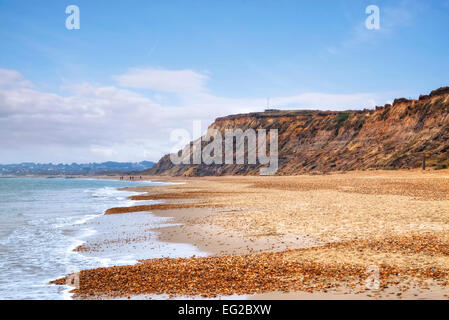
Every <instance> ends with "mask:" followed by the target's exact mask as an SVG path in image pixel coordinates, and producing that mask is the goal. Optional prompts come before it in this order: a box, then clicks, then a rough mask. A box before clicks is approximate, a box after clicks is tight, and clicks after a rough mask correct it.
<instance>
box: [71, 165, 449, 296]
mask: <svg viewBox="0 0 449 320" xmlns="http://www.w3.org/2000/svg"><path fill="white" fill-rule="evenodd" d="M145 179H150V180H152V181H161V182H162V181H163V182H187V183H186V184H177V185H170V186H155V187H136V188H127V189H129V190H133V191H138V192H146V194H144V195H138V196H136V197H134V200H150V199H151V200H162V199H161V198H165V199H163V200H162V201H164V202H163V203H162V205H150V206H148V207H146V208H145V210H149V211H150V212H151V213H152V214H153V215H155V216H158V217H169V218H170V224H171V223H174V224H176V225H175V226H169V227H162V228H157V229H155V231H157V232H158V234H159V236H158V239H159V240H160V241H163V242H171V243H188V244H192V245H194V246H196V247H197V248H198V249H199V250H201V251H205V252H207V253H208V254H209V257H208V258H209V259H212V260H207V261H208V263H209V264H210V265H211V266H214V265H217V263H218V264H219V263H220V261H222V260H221V259H228V260H229V259H231V260H233V259H237V260H238V257H242V256H244V255H249V256H250V257H248V256H246V260H248V259H249V260H250V261H251V259H253V263H257V261H260V260H261V259H262V260H267V259H268V260H269V259H274V260H273V261H276V262H274V265H276V266H277V267H279V266H280V267H284V266H282V265H279V263H280V262H279V261H278V260H277V259H278V258H279V257H282V259H281V261H282V263H284V261H288V262H289V263H294V264H295V269H294V271H292V272H294V274H296V275H298V276H304V275H307V272H305V271H304V270H302V269H301V268H299V269H301V270H302V271H301V270H299V271H298V267H300V265H301V264H302V266H303V262H304V261H307V262H308V263H312V264H314V266H315V267H316V268H317V269H318V270H320V272H318V273H317V274H314V273H313V272H310V270H309V269H308V270H309V272H308V273H309V275H310V276H311V279H313V281H312V282H304V281H303V282H301V283H298V282H297V281H292V280H289V281H287V282H286V283H284V282H282V281H279V279H280V278H283V277H284V278H285V275H284V274H282V273H279V274H278V275H277V279H278V280H277V282H276V281H274V283H270V286H268V287H264V286H263V284H261V283H259V282H257V281H256V280H254V283H252V284H251V285H249V287H245V289H244V290H243V289H242V290H240V291H239V290H237V289H235V288H234V291H232V290H230V291H229V290H228V289H229V287H228V286H229V285H231V283H228V282H226V281H225V282H224V283H221V285H222V287H223V286H224V288H227V289H226V290H224V289H223V290H222V292H220V290H215V291H216V292H210V291H208V290H206V289H205V288H202V289H203V292H201V290H199V288H197V289H196V291H195V290H193V289H192V288H191V289H190V291H189V290H187V291H185V292H184V291H183V290H180V289H179V288H178V289H179V290H178V291H177V290H174V291H173V292H168V294H172V295H174V296H177V295H181V296H182V295H183V294H188V295H189V294H193V293H194V294H193V296H198V295H200V296H201V295H205V296H209V297H214V296H219V295H221V294H223V293H225V294H244V295H250V298H264V297H265V298H269V299H272V298H273V299H276V298H281V299H284V298H285V299H288V298H293V299H308V298H310V299H323V298H324V299H328V298H329V299H332V298H334V297H337V298H342V299H346V298H348V299H353V298H356V299H359V298H360V299H371V298H377V299H379V298H380V299H382V298H389V299H391V298H392V296H394V297H396V298H398V299H399V298H402V299H407V298H447V296H446V295H447V294H448V293H449V291H448V289H447V284H446V283H444V281H440V280H442V279H440V278H441V277H442V275H443V274H446V272H447V269H448V267H449V260H448V257H447V252H446V251H445V249H444V247H443V245H444V244H445V243H447V239H446V231H447V230H448V229H449V228H448V223H449V212H448V209H447V208H449V206H448V205H447V204H448V203H449V202H447V201H448V199H447V196H448V195H447V193H445V191H446V190H448V189H447V188H448V186H449V182H448V181H449V173H448V172H438V173H433V172H430V173H427V172H426V173H422V172H418V171H415V172H409V171H395V172H389V171H374V172H350V173H345V174H334V175H326V176H296V177H270V178H269V179H266V177H208V178H184V177H183V178H169V177H148V176H147V177H145ZM270 197H271V198H272V199H271V201H270ZM131 198H133V197H131ZM281 200H282V201H281ZM332 200H333V201H332ZM335 200H339V201H338V203H336V201H335ZM281 204H282V205H281ZM364 208H365V209H364ZM134 209H136V208H134ZM422 209H424V210H422ZM273 210H277V211H278V212H277V214H273V212H272V211H273ZM357 210H363V212H362V214H360V213H358V212H357ZM420 210H422V212H421V211H420ZM132 211H133V209H132V208H131V209H129V208H128V209H126V210H125V212H132ZM137 211H138V210H137ZM298 211H299V213H298ZM335 211H336V212H337V213H335ZM348 211H349V212H348ZM332 212H334V213H332ZM345 212H346V213H345ZM393 212H394V213H395V215H393V214H390V213H393ZM306 213H307V214H306ZM323 213H324V214H326V215H327V219H323ZM125 214H126V213H125ZM342 214H344V216H342ZM367 214H368V216H366V215H367ZM315 215H317V216H315ZM407 216H408V218H407ZM437 217H438V219H436V218H437ZM274 218H276V219H274ZM304 218H307V219H304ZM446 218H447V220H446ZM298 219H299V220H298ZM276 220H278V221H276ZM304 220H308V221H304ZM323 220H325V221H323ZM379 220H381V221H379ZM382 220H383V221H382ZM438 220H440V221H438ZM342 222H345V223H342ZM364 224H365V226H364ZM323 230H324V232H323ZM304 231H305V232H304ZM432 233H433V234H435V236H434V237H431V236H430V234H432ZM416 243H418V245H416ZM420 245H421V247H420ZM376 246H377V247H379V248H380V249H377V251H376V250H374V251H373V247H376ZM431 246H434V247H436V248H437V249H435V250H433V251H432V250H430V251H429V250H427V251H428V252H427V251H426V250H424V252H423V248H429V247H431ZM378 251H379V252H378ZM286 257H287V258H286ZM198 259H204V258H197V257H195V258H190V260H189V259H187V260H182V262H183V263H184V264H187V265H190V264H191V265H195V264H196V263H197V262H198ZM298 260H299V261H298ZM150 261H151V262H148V264H147V262H145V261H144V262H141V263H140V264H138V265H140V267H139V268H141V267H143V269H145V268H147V271H148V270H150V269H151V268H152V266H155V265H157V264H158V263H160V261H153V260H150ZM202 261H203V260H202ZM203 262H204V261H203ZM164 263H165V264H166V265H165V268H168V269H170V270H172V272H173V273H175V274H176V272H179V269H178V268H179V261H178V260H176V259H172V260H171V262H164ZM173 263H174V264H173ZM282 263H281V264H282ZM151 264H152V266H150V265H151ZM372 264H377V265H378V266H379V268H380V270H381V272H380V273H381V283H385V287H381V288H380V290H374V291H375V292H373V291H372V290H371V291H368V292H366V290H364V289H363V288H362V287H360V283H363V282H364V281H365V279H366V278H367V277H368V276H369V274H366V267H367V266H369V265H372ZM233 266H234V268H236V269H238V268H242V267H244V265H240V264H239V263H238V262H236V264H234V265H233ZM340 267H341V268H342V269H340ZM129 268H131V269H129ZM323 268H325V270H328V269H330V270H336V272H337V273H336V274H339V273H341V272H343V271H344V270H346V269H345V268H349V269H350V270H352V271H351V272H349V273H347V274H346V276H347V277H348V278H347V279H346V278H345V279H340V281H339V282H340V283H330V282H329V279H332V278H336V277H335V275H336V274H327V275H325V276H324V277H323V276H322V270H323ZM429 268H433V269H434V270H433V271H432V272H433V273H428V271H429V270H428V269H429ZM126 269H128V271H130V270H133V269H132V267H120V269H117V270H116V269H114V270H115V271H118V272H119V274H120V272H122V271H123V272H125V270H126ZM119 270H120V271H119ZM245 270H246V269H244V270H243V271H242V272H241V273H242V274H246V276H247V277H248V276H251V274H253V273H251V272H253V271H254V270H253V271H251V270H250V271H248V270H246V271H245ZM97 271H98V270H97ZM128 271H126V272H125V274H126V276H125V277H126V278H128V279H131V280H132V278H133V277H134V276H133V273H132V272H131V273H130V272H128ZM421 271H422V272H421ZM87 272H92V274H91V276H92V275H95V274H96V273H95V272H96V271H95V270H90V271H87ZM99 272H100V273H101V272H103V273H105V272H108V271H107V270H106V269H101V270H100V271H99ZM215 273H216V272H215ZM343 273H344V272H343ZM401 273H402V274H405V275H406V276H405V278H401V279H397V276H396V275H395V274H401ZM146 276H149V277H150V278H151V272H149V273H148V274H146ZM192 277H195V272H192ZM352 277H358V282H357V281H356V282H357V284H354V283H352V282H351V281H352V280H351V279H350V278H352ZM337 278H338V277H337ZM184 280H185V281H184V282H185V283H189V281H190V283H191V284H193V286H194V287H195V286H197V287H198V283H196V282H195V281H193V282H192V281H191V279H190V280H189V279H187V278H185V279H184ZM216 280H217V279H216V278H212V279H210V281H216ZM429 280H430V281H431V282H432V283H431V284H428V285H426V284H423V283H424V282H425V281H429ZM276 283H277V284H276ZM107 284H108V283H102V285H107ZM109 284H110V283H109ZM280 284H283V285H284V286H285V285H286V286H291V287H289V289H288V290H287V291H293V292H290V293H276V292H274V293H273V292H272V293H270V288H271V291H276V290H273V289H276V288H278V289H279V288H284V289H286V288H285V287H282V286H281V287H276V285H280ZM348 284H349V285H351V286H353V287H348ZM167 285H170V283H168V284H167V283H165V287H167ZM171 285H173V283H171ZM233 285H234V286H235V283H234V284H233ZM295 286H296V287H295ZM429 286H431V287H432V288H433V289H432V291H431V292H432V294H430V295H429V294H428V293H427V292H428V291H427V290H426V289H425V288H427V287H429ZM200 288H201V287H200ZM231 288H232V285H231ZM342 288H343V289H342ZM355 288H357V289H355ZM441 288H443V289H441ZM97 289H98V288H95V285H94V284H93V283H89V284H86V288H85V290H84V293H85V292H88V291H91V292H92V293H95V292H96V290H97ZM122 289H123V290H124V292H122V294H123V295H125V296H126V295H129V294H130V293H133V294H150V293H152V292H151V290H155V292H157V293H163V292H160V291H157V290H161V288H154V286H153V287H152V288H149V287H148V285H147V288H143V289H141V291H136V292H132V290H131V292H126V290H127V289H126V288H125V287H124V288H122ZM146 290H147V291H150V292H147V291H146ZM81 291H82V290H81ZM81 291H80V292H79V293H80V295H79V298H82V292H81ZM284 291H285V290H284ZM97 293H99V292H97ZM153 293H154V292H153ZM102 294H104V292H103V293H102ZM253 294H261V295H260V296H258V295H256V296H252V295H253ZM106 296H110V297H113V296H114V294H112V295H109V294H107V293H106Z"/></svg>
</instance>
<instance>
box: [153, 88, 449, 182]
mask: <svg viewBox="0 0 449 320" xmlns="http://www.w3.org/2000/svg"><path fill="white" fill-rule="evenodd" d="M210 128H215V129H217V130H219V131H220V132H221V133H222V134H223V135H224V130H225V129H242V130H246V129H249V128H251V129H266V130H269V129H278V137H279V139H278V144H279V168H278V171H277V174H280V175H285V174H293V175H294V174H301V173H306V172H317V173H318V172H329V171H343V170H356V169H359V170H363V169H399V168H416V167H419V166H421V164H422V159H423V157H424V156H426V157H427V165H428V166H431V167H435V168H438V167H443V166H445V165H447V164H448V163H449V87H446V88H440V89H438V90H435V91H432V93H431V94H429V95H425V96H420V98H419V100H407V99H403V98H402V99H396V100H395V101H394V103H393V105H385V106H384V107H377V108H376V109H375V110H363V111H345V112H331V111H327V112H324V111H276V110H273V111H268V112H261V113H250V114H240V115H232V116H228V117H223V118H218V119H216V120H215V122H214V123H213V124H212V125H211V126H210ZM259 168H260V165H236V164H233V165H225V164H223V165H204V164H201V165H173V164H172V163H171V161H170V157H169V155H166V156H164V157H163V158H162V159H161V160H159V162H158V163H157V164H156V165H155V166H154V167H153V168H152V169H151V170H149V173H150V174H157V175H189V176H205V175H228V174H241V175H245V174H259Z"/></svg>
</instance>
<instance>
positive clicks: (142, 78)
mask: <svg viewBox="0 0 449 320" xmlns="http://www.w3.org/2000/svg"><path fill="white" fill-rule="evenodd" d="M113 78H114V79H115V80H116V81H117V83H118V84H119V85H120V86H122V87H129V88H139V89H150V90H154V91H160V92H172V93H192V92H203V91H205V85H206V82H207V80H208V79H209V77H208V76H207V75H204V74H201V73H198V72H195V71H192V70H163V69H153V68H144V69H142V68H134V69H130V70H128V72H127V73H125V74H123V75H118V76H114V77H113Z"/></svg>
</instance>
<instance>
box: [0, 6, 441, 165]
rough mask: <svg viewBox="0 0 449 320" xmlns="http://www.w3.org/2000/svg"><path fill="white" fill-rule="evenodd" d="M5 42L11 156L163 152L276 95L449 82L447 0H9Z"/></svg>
mask: <svg viewBox="0 0 449 320" xmlns="http://www.w3.org/2000/svg"><path fill="white" fill-rule="evenodd" d="M69 5H76V6H77V7H78V8H79V12H80V15H79V18H80V19H79V21H80V25H79V26H80V28H79V29H72V30H69V29H67V27H66V19H67V18H68V17H69V16H70V14H67V13H66V8H67V6H69ZM369 5H375V6H377V7H378V8H379V27H380V28H379V29H374V30H373V29H368V28H367V27H366V20H367V19H368V18H370V16H371V13H372V12H369V13H368V14H367V13H366V8H367V7H368V6H369ZM0 43H1V50H0V163H2V164H6V163H17V162H31V161H32V162H54V163H60V162H62V163H71V162H94V161H96V162H100V161H108V160H113V161H142V160H152V161H156V160H158V159H159V158H160V157H161V156H162V155H164V154H166V153H168V152H170V151H171V149H172V148H173V144H174V143H173V141H171V140H170V134H171V132H173V130H176V129H187V130H189V131H192V122H193V121H195V120H197V121H201V124H202V126H203V130H205V129H206V128H207V126H208V125H210V124H211V123H212V122H213V120H214V119H215V118H217V117H221V116H226V115H229V114H236V113H245V112H253V111H263V110H264V109H266V107H267V98H270V104H269V106H270V108H276V109H322V110H347V109H363V108H373V107H375V106H376V105H383V104H385V103H389V102H391V101H392V100H393V99H395V98H399V97H406V98H417V97H418V96H419V95H420V94H426V93H428V92H430V91H431V90H434V89H437V88H439V87H441V86H447V85H449V81H448V80H449V79H448V77H449V59H448V57H449V0H441V1H437V0H432V1H428V0H397V1H375V0H369V1H354V0H329V1H325V0H315V1H312V0H302V1H301V0H291V1H287V0H227V1H218V0H213V1H211V0H170V1H163V0H152V1H148V0H145V1H144V0H141V1H137V0H126V1H123V0H115V1H103V0H95V1H92V0H90V1H84V0H70V1H65V0H46V1H36V0H33V1H31V0H0Z"/></svg>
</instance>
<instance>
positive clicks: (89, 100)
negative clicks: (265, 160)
mask: <svg viewBox="0 0 449 320" xmlns="http://www.w3.org/2000/svg"><path fill="white" fill-rule="evenodd" d="M159 71H161V72H162V73H164V72H163V71H162V70H159ZM167 72H168V74H178V73H177V72H176V71H167ZM193 73H195V72H193ZM180 74H184V73H183V71H180ZM195 74H196V73H195ZM0 75H6V76H4V77H2V78H1V79H2V80H1V82H0V137H1V139H0V150H1V153H0V163H6V162H18V161H45V162H49V161H53V162H56V161H62V162H72V161H77V162H80V161H82V162H85V161H106V160H117V161H140V160H144V159H146V160H158V159H159V157H160V156H162V155H163V154H165V153H167V152H169V150H170V149H171V147H172V145H173V144H172V142H170V140H169V137H170V132H171V130H173V129H176V128H183V129H187V130H189V131H191V128H192V122H193V120H201V121H202V125H203V128H204V129H205V128H206V127H207V126H208V125H209V124H210V123H211V122H212V121H213V120H214V119H215V118H217V117H221V116H226V115H229V114H235V113H245V112H254V111H263V110H264V109H265V107H266V100H265V98H255V99H243V98H242V99H231V98H227V97H218V96H215V95H213V94H211V93H209V92H207V90H206V88H205V87H203V86H194V88H196V89H201V90H196V91H195V90H192V91H191V92H190V91H186V92H184V91H181V90H180V88H179V87H178V89H177V92H178V94H179V96H180V100H181V105H178V106H173V105H170V104H163V103H162V102H155V101H154V100H152V99H150V98H149V97H147V96H144V95H142V94H139V93H136V92H134V91H131V90H130V89H123V88H119V87H116V86H99V85H92V84H89V83H83V84H77V85H70V86H65V87H64V88H63V89H64V90H65V91H66V92H67V94H65V95H64V96H62V95H59V94H55V93H48V92H43V91H40V90H38V89H36V88H34V87H33V86H32V84H31V83H30V82H29V81H27V80H26V79H24V78H23V77H22V76H21V75H20V73H18V72H16V71H13V70H4V69H0ZM174 87H175V86H172V88H174ZM183 90H187V87H184V89H183ZM157 95H158V96H159V98H160V99H158V101H164V99H163V97H164V95H167V87H165V89H164V90H161V91H158V92H157ZM387 98H391V97H387ZM386 100H387V99H386V98H385V97H382V96H379V95H374V94H368V93H362V94H360V93H356V94H344V95H337V94H324V93H304V94H299V95H295V96H287V97H273V98H272V99H271V101H272V106H273V107H275V108H280V109H298V108H299V109H311V108H320V109H334V110H336V109H340V110H342V109H349V108H351V109H357V108H362V107H368V106H374V105H375V102H378V103H379V104H381V103H383V102H384V101H386Z"/></svg>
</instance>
